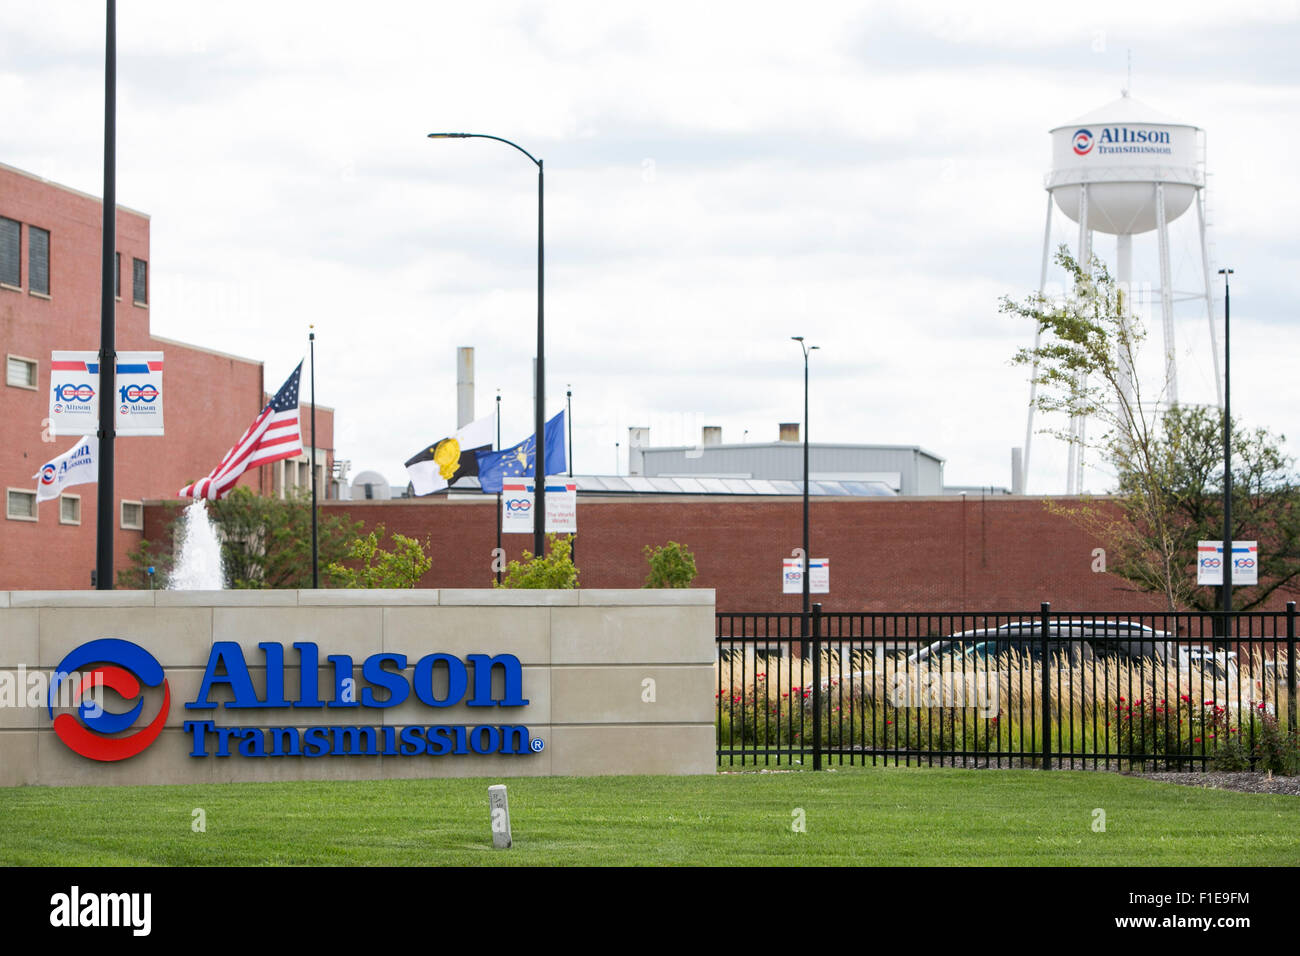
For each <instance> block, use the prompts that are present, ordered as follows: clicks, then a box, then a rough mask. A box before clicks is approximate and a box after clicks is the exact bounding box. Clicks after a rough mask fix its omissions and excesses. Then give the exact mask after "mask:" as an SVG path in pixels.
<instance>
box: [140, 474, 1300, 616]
mask: <svg viewBox="0 0 1300 956" xmlns="http://www.w3.org/2000/svg"><path fill="white" fill-rule="evenodd" d="M1048 500H1049V499H1046V498H1039V497H1019V496H1009V495H996V496H990V497H988V498H983V499H981V498H976V497H974V496H960V495H958V496H952V495H948V496H943V497H936V498H925V497H872V498H818V497H814V498H813V499H812V502H811V512H810V513H811V529H812V542H813V546H812V547H813V557H814V558H822V557H825V558H829V559H830V570H831V574H830V579H831V590H830V593H829V594H827V595H821V596H817V597H816V598H815V600H820V601H821V602H822V604H823V606H824V607H825V608H826V610H828V611H832V610H833V611H900V612H903V611H976V610H985V611H1033V610H1036V609H1037V608H1038V606H1039V604H1040V603H1041V602H1042V601H1050V602H1051V603H1052V607H1053V609H1055V610H1060V611H1107V610H1110V611H1144V610H1149V611H1160V610H1162V609H1163V602H1162V600H1161V599H1160V597H1159V596H1157V595H1152V594H1143V593H1141V592H1139V591H1136V590H1135V589H1134V588H1133V587H1132V585H1130V584H1129V583H1128V582H1126V581H1124V580H1122V579H1120V578H1118V577H1116V576H1114V575H1112V574H1108V573H1105V572H1100V571H1096V570H1094V568H1096V567H1097V566H1098V563H1097V554H1096V553H1095V549H1096V548H1098V547H1100V544H1099V543H1098V542H1097V541H1095V540H1094V539H1093V538H1091V537H1090V536H1089V535H1087V534H1085V533H1084V532H1083V531H1082V530H1080V529H1079V528H1078V527H1077V526H1076V525H1074V524H1073V523H1071V522H1070V520H1069V519H1067V518H1064V517H1061V516H1059V515H1054V514H1053V513H1052V512H1051V511H1050V510H1049V509H1048V507H1047V502H1048ZM495 508H496V498H495V496H488V495H484V496H482V497H478V496H466V497H453V498H446V497H442V496H433V497H429V498H421V499H397V500H391V501H333V502H329V503H328V504H327V505H325V506H324V507H322V514H325V515H328V514H346V515H347V516H348V517H349V518H351V519H354V520H355V519H360V520H362V521H364V523H365V526H366V528H367V529H370V528H373V527H374V526H375V525H378V524H383V525H384V526H385V528H386V530H387V531H388V533H390V534H391V533H393V532H400V533H402V534H405V535H408V536H411V537H414V538H417V539H418V540H419V541H421V542H422V543H423V542H426V541H427V542H428V548H427V551H428V554H429V555H430V557H432V558H433V567H432V568H431V569H430V570H429V572H428V573H427V574H426V575H425V576H424V578H423V579H422V580H421V582H420V585H421V586H422V587H430V588H481V587H490V586H491V584H492V581H493V580H494V574H493V570H492V560H493V553H492V552H493V549H494V548H495V547H496V513H495ZM169 511H170V509H168V508H164V507H157V506H153V505H151V506H150V507H148V508H147V509H146V516H147V517H146V528H147V533H148V537H149V538H150V539H157V538H158V537H160V532H161V530H162V528H163V526H164V524H165V522H166V521H167V519H168V518H169V517H170V515H169ZM802 515H803V510H802V499H801V498H800V497H799V496H784V497H759V496H754V497H744V496H731V495H719V496H702V495H701V496H695V495H680V496H668V495H648V494H647V495H622V496H613V495H610V496H598V495H591V496H587V495H582V496H579V499H578V529H579V533H578V537H577V542H576V549H575V557H576V563H577V565H578V567H579V569H580V577H579V583H580V585H581V586H582V587H591V588H635V587H641V586H642V584H644V583H645V578H646V574H647V570H648V568H647V564H646V558H645V555H644V554H643V552H642V549H643V548H644V547H645V546H646V545H662V544H665V543H666V542H668V541H677V542H680V543H682V544H685V545H687V546H688V547H689V548H690V549H691V551H692V552H693V553H694V555H695V561H696V566H697V568H698V570H699V577H698V578H697V579H696V581H695V584H696V586H697V587H706V588H715V589H716V590H717V606H718V609H719V610H720V611H738V612H739V611H798V610H799V608H800V602H801V598H800V596H799V595H797V594H782V593H781V559H782V558H785V557H788V556H790V553H791V550H792V549H793V548H795V547H797V546H798V545H799V543H800V541H801V539H802V527H803V525H802ZM503 544H504V547H505V550H506V553H507V556H508V557H509V558H517V557H519V555H520V552H521V551H523V550H524V549H529V550H531V549H532V535H530V534H510V535H505V536H504V537H503ZM1288 598H1289V599H1294V598H1295V594H1294V593H1291V594H1289V595H1283V594H1281V593H1278V594H1277V595H1275V600H1274V601H1272V602H1270V605H1269V609H1270V610H1274V609H1282V608H1283V607H1284V606H1285V601H1286V600H1288Z"/></svg>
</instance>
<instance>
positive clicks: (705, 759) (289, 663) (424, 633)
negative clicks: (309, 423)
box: [0, 589, 716, 786]
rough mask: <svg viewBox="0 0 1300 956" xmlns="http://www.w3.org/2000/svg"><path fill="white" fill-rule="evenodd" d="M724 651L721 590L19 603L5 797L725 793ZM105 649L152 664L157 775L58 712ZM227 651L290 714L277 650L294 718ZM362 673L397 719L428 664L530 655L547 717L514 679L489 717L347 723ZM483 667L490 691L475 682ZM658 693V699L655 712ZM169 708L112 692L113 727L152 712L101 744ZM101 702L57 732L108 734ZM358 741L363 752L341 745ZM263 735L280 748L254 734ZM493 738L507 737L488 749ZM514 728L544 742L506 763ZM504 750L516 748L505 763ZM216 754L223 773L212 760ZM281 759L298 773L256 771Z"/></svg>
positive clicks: (45, 597) (408, 710)
mask: <svg viewBox="0 0 1300 956" xmlns="http://www.w3.org/2000/svg"><path fill="white" fill-rule="evenodd" d="M713 634H714V593H713V591H712V590H665V591H655V590H617V591H605V590H588V591H583V590H576V591H501V590H486V589H485V590H443V591H335V590H325V591H210V592H184V591H26V592H23V591H15V592H3V591H0V786H17V785H27V784H37V785H68V786H71V785H88V784H89V785H93V784H188V783H226V782H234V781H258V780H365V779H377V778H407V777H443V776H456V777H466V776H492V777H509V776H543V775H587V774H614V773H619V774H624V773H626V774H636V773H656V774H694V773H712V772H713V771H714V769H715V765H716V763H715V760H716V758H715V732H714V725H713V708H714V699H713V693H714V682H715V677H714V670H713V661H714V640H713ZM103 638H117V639H120V640H125V641H129V642H131V643H133V644H136V645H138V646H139V647H140V648H143V650H144V651H146V652H148V654H149V655H152V657H153V658H154V659H156V660H157V662H158V664H159V665H161V667H162V670H163V673H164V676H165V679H166V688H167V693H168V695H169V699H170V703H169V706H168V713H167V716H166V717H165V719H164V722H163V725H162V729H161V731H160V732H159V733H158V736H157V738H156V739H154V740H153V741H152V743H150V744H149V745H148V746H147V747H146V748H145V749H144V750H143V751H141V752H140V753H138V754H137V755H135V756H132V757H129V758H127V759H123V760H118V761H112V762H105V761H100V760H96V759H90V758H88V757H86V756H82V755H81V753H79V752H77V750H75V749H74V748H73V747H70V746H69V745H68V743H67V742H65V739H64V738H63V736H62V735H61V734H58V733H56V732H55V730H54V728H53V725H52V721H51V717H50V714H49V712H48V711H47V708H46V703H47V700H48V697H47V695H48V688H49V685H50V677H51V674H53V672H54V671H55V669H56V668H57V667H58V666H59V665H60V663H61V662H63V661H64V659H65V658H66V657H67V656H68V654H69V653H70V652H72V651H74V650H75V649H76V648H79V647H81V646H82V645H84V644H86V643H88V642H90V641H94V640H98V639H103ZM222 642H227V646H229V645H238V648H239V650H240V651H241V652H242V654H243V656H244V659H245V660H246V662H247V668H248V674H249V677H250V679H251V683H252V687H253V690H254V692H255V693H256V695H257V698H258V699H259V700H262V701H267V700H274V697H273V696H271V695H270V694H268V687H267V678H268V673H267V671H268V668H267V659H268V658H267V650H266V649H265V648H263V647H259V645H263V644H270V645H278V646H279V647H280V648H282V649H283V653H284V659H283V668H282V671H283V675H282V676H283V695H284V696H283V700H284V701H285V702H286V703H288V704H289V705H290V706H287V707H285V706H277V707H264V706H258V707H253V708H243V709H240V708H231V707H227V706H225V704H226V703H232V702H235V700H236V698H235V697H234V696H233V695H232V688H231V687H229V686H227V685H226V683H225V682H224V681H223V680H222V678H224V677H225V676H226V674H227V671H226V668H225V667H224V666H223V667H215V668H213V669H211V671H209V659H210V657H212V656H213V654H214V646H215V645H218V644H221V643H222ZM295 643H306V644H315V645H316V646H317V648H318V650H319V659H318V662H317V663H318V665H319V666H318V668H317V679H316V686H317V687H318V689H319V690H318V695H317V697H318V699H313V698H312V697H311V696H310V695H307V694H304V693H303V685H302V675H301V672H300V671H301V668H300V666H299V664H300V657H299V652H298V651H296V650H295V649H294V644H295ZM272 652H274V650H273V651H272ZM343 655H346V656H347V657H349V658H351V662H350V665H351V670H350V674H351V676H352V678H353V679H354V680H355V688H356V693H357V695H358V697H359V695H360V694H361V692H362V691H363V690H368V691H369V692H370V701H371V703H372V704H380V705H382V704H383V703H384V702H385V701H387V700H388V699H389V698H388V695H389V692H390V691H389V689H388V688H387V686H386V682H391V681H394V680H399V681H400V680H401V679H404V680H405V682H406V683H407V685H408V687H412V688H413V686H414V685H412V683H411V682H412V681H413V680H414V671H415V665H416V662H417V661H419V660H420V659H422V658H424V657H426V656H428V655H446V656H447V657H449V658H457V659H459V660H462V661H468V660H469V659H470V657H471V656H473V655H489V656H492V657H495V656H497V655H513V656H514V657H515V658H518V661H519V665H520V672H521V674H522V697H523V698H525V699H526V700H527V701H528V703H527V704H526V705H523V706H505V705H504V704H502V703H501V702H502V701H504V700H505V696H504V692H503V690H502V687H503V685H504V683H505V681H506V680H507V676H506V674H505V673H503V670H504V669H503V668H501V667H497V666H494V667H492V668H490V670H491V673H492V694H491V696H490V697H489V699H490V700H491V701H492V704H491V705H489V706H482V705H481V702H480V705H479V706H470V702H471V699H472V696H471V694H470V693H466V695H465V699H464V700H459V699H458V701H449V704H450V705H443V704H442V703H441V701H440V703H439V705H438V706H430V705H428V704H426V703H423V702H422V701H421V700H419V699H417V697H418V696H419V695H418V693H416V692H411V693H409V694H408V695H407V699H406V700H404V701H402V702H401V703H399V704H397V705H396V706H391V707H385V706H339V705H338V704H337V702H335V700H334V696H333V695H334V693H335V687H336V680H339V679H342V674H343V671H341V670H340V671H338V672H336V666H338V667H341V666H343V665H336V664H335V663H334V662H330V661H329V657H330V656H336V657H337V656H343ZM376 655H401V656H403V657H405V659H406V661H405V663H406V667H405V668H404V669H401V670H399V669H398V668H397V666H396V662H395V661H394V660H393V658H391V657H388V658H376V661H375V662H372V664H373V667H374V670H373V671H371V672H370V673H369V674H367V672H366V671H365V667H366V666H368V665H366V663H365V662H366V660H367V658H372V657H375V656H376ZM439 660H440V661H443V662H444V663H445V659H442V658H440V659H439ZM113 663H114V662H113V661H87V662H86V666H85V667H83V668H81V670H80V672H81V674H82V677H83V678H84V677H85V676H86V672H87V671H88V670H89V669H93V668H95V667H98V666H99V665H101V664H110V665H111V664H113ZM380 665H382V667H381V666H380ZM467 666H468V674H469V687H470V688H473V687H474V686H475V681H474V676H473V663H472V662H470V663H469V664H468V665H467ZM271 669H272V672H273V673H274V672H275V671H276V668H274V667H272V668H271ZM380 670H383V671H384V672H385V673H384V675H379V671H380ZM444 671H446V672H447V673H446V674H445V675H444ZM205 673H208V676H209V677H210V678H212V677H214V676H215V678H216V679H215V680H212V681H211V682H212V684H213V687H214V689H213V690H212V691H211V692H210V693H211V697H210V700H211V702H213V703H215V704H217V706H215V707H213V708H209V709H196V708H192V707H187V706H186V704H187V703H194V702H196V701H198V700H199V698H200V696H201V694H200V688H201V686H202V685H203V683H204V677H205ZM431 673H432V674H434V675H437V676H434V677H433V678H432V683H433V684H434V685H438V683H439V680H441V681H442V684H441V689H438V687H437V686H435V688H434V690H432V691H429V692H428V693H426V696H429V694H432V695H433V697H434V698H435V699H437V698H438V695H439V694H444V695H448V694H449V693H450V692H449V691H448V690H447V682H448V681H449V680H450V679H451V678H450V670H449V669H448V668H445V667H444V668H442V669H439V668H438V665H434V670H432V672H431ZM647 678H650V679H652V681H653V684H652V685H650V686H653V687H654V688H655V692H654V693H653V694H646V693H644V687H645V686H647V685H646V683H645V682H646V679H647ZM65 683H66V682H65ZM272 683H273V684H274V677H273V678H272ZM307 686H308V687H310V682H308V685H307ZM163 693H164V692H163V686H162V685H161V684H160V685H158V686H152V687H151V686H144V684H141V685H140V688H139V694H138V695H137V696H133V697H125V696H122V695H119V694H118V693H117V692H116V691H113V690H105V691H103V692H102V697H103V706H104V709H105V711H107V712H108V713H110V714H114V713H126V712H128V711H130V710H131V708H132V707H133V706H134V705H135V703H136V702H137V701H139V702H140V703H141V704H142V706H141V710H140V714H139V716H138V717H137V718H136V721H135V723H134V724H132V725H131V727H130V728H128V729H127V730H122V731H115V732H113V733H110V734H107V735H106V736H102V735H97V734H94V735H92V739H94V740H98V739H114V738H120V737H125V736H128V735H130V734H132V733H136V732H139V731H140V730H141V729H142V728H145V727H146V726H147V725H148V724H150V722H151V721H152V720H153V719H154V718H155V717H157V715H158V714H159V713H160V711H161V709H162V703H163ZM299 697H305V698H306V701H305V705H304V704H303V703H302V702H299ZM84 699H85V698H84V697H81V696H76V697H74V698H72V699H69V698H67V697H66V696H65V697H64V698H63V699H59V698H58V697H56V702H55V703H56V706H55V708H54V717H55V718H58V717H59V716H60V715H61V714H66V715H68V720H66V721H64V722H63V725H64V726H65V727H70V726H72V725H73V724H74V723H75V725H76V726H77V727H79V728H84V729H87V730H91V731H92V732H93V731H94V729H95V728H94V727H93V726H88V725H87V724H86V722H85V721H84V720H82V719H81V718H79V717H78V716H77V709H76V707H75V704H77V703H80V702H81V701H82V700H84ZM223 702H224V703H223ZM60 703H62V704H63V706H59V704H60ZM295 703H296V704H297V705H296V706H295ZM331 704H333V706H331ZM195 721H212V722H213V725H214V727H219V728H221V729H222V730H223V731H224V730H227V729H229V733H223V734H222V735H221V737H222V739H223V740H224V742H225V744H226V749H227V751H228V752H229V756H216V755H214V754H215V752H216V751H217V750H218V749H219V747H218V743H219V741H218V733H217V732H216V731H213V732H204V731H203V730H196V729H195V726H196V725H195V724H194V723H193V722H195ZM186 722H190V727H189V729H187V728H186V726H185V725H186ZM92 724H93V722H92ZM322 727H323V728H325V732H324V734H323V735H319V734H318V737H321V736H332V735H335V734H341V736H338V737H334V738H333V739H335V741H336V746H335V747H334V748H333V752H330V753H328V754H327V755H324V756H318V757H312V756H302V755H293V749H294V747H295V746H301V747H302V748H303V749H304V750H305V748H306V746H307V744H306V741H307V739H308V735H307V733H306V731H307V730H308V729H309V728H318V729H319V728H322ZM342 727H349V728H361V729H362V732H360V733H358V734H356V735H353V734H352V731H336V730H335V728H342ZM410 727H419V728H424V730H422V731H421V734H424V732H425V731H428V733H427V737H426V736H420V735H417V736H419V741H420V742H419V744H418V745H413V744H411V742H410V741H409V740H408V741H407V744H408V746H405V747H403V745H402V743H401V738H400V734H401V730H402V729H403V728H410ZM250 728H260V729H261V732H260V733H256V734H253V733H245V731H248V730H249V729H250ZM271 728H277V729H276V730H275V731H272V730H271ZM386 728H387V729H386ZM435 728H438V729H439V730H437V731H435ZM443 728H450V730H444V729H443ZM457 728H465V730H464V731H460V730H457ZM481 728H492V729H491V730H482V732H481V734H478V733H476V732H477V731H479V730H480V729H481ZM504 728H526V732H525V731H524V730H519V731H518V732H516V733H515V736H514V737H513V738H511V739H513V740H514V741H515V744H514V750H515V751H517V752H510V747H509V746H507V744H506V743H505V741H506V739H507V736H508V735H507V730H506V729H504ZM372 729H373V731H372ZM453 731H454V732H453ZM439 733H442V734H443V738H442V739H444V740H446V741H451V742H453V743H452V745H450V746H444V747H443V748H442V749H447V750H449V751H450V752H448V753H446V754H442V755H434V753H435V746H434V744H433V743H429V745H428V747H427V749H426V748H425V747H424V742H425V740H426V739H430V740H432V739H434V738H437V737H438V735H439ZM368 734H372V736H367V735H368ZM253 738H256V740H254V739H253ZM498 739H499V740H500V741H502V743H501V745H500V747H499V748H498V747H496V746H495V745H494V743H493V742H494V741H495V740H498ZM372 740H373V742H372ZM467 740H468V741H470V743H469V744H468V746H467V744H466V741H467ZM273 741H276V743H275V745H274V747H273ZM339 741H342V743H338V742H339ZM521 741H522V742H524V743H525V744H526V745H527V746H520V745H519V743H520V742H521ZM241 743H243V745H244V748H245V749H246V752H244V753H241ZM196 749H201V750H205V751H206V753H207V755H206V756H192V753H193V752H194V751H195V750H196ZM262 749H267V750H271V749H275V750H281V751H283V752H285V755H269V756H260V755H255V754H256V752H257V751H258V750H262ZM340 750H341V751H342V754H340V753H339V751H340ZM372 750H373V751H375V752H374V753H371V752H370V751H372ZM403 750H405V751H406V752H405V753H403V752H402V751H403ZM476 750H486V751H490V752H486V753H481V752H475V751H476ZM503 751H504V752H503Z"/></svg>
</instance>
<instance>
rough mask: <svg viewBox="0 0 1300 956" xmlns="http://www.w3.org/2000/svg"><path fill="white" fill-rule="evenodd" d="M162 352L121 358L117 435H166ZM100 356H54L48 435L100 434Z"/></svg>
mask: <svg viewBox="0 0 1300 956" xmlns="http://www.w3.org/2000/svg"><path fill="white" fill-rule="evenodd" d="M162 371H163V353H162V352H118V353H117V373H116V375H115V378H114V381H115V388H114V394H113V395H112V396H110V401H112V402H113V403H114V404H115V405H116V406H117V412H116V414H115V415H114V425H113V428H114V430H115V432H116V434H117V435H118V436H119V437H121V436H128V435H161V434H162V433H163V394H162ZM98 393H99V353H98V352H51V353H50V431H51V433H52V434H54V435H96V434H98V433H99V394H98Z"/></svg>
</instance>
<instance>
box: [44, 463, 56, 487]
mask: <svg viewBox="0 0 1300 956" xmlns="http://www.w3.org/2000/svg"><path fill="white" fill-rule="evenodd" d="M58 473H59V470H58V469H57V468H55V467H54V466H53V465H42V466H41V484H43V485H52V484H54V478H55V476H56V475H58Z"/></svg>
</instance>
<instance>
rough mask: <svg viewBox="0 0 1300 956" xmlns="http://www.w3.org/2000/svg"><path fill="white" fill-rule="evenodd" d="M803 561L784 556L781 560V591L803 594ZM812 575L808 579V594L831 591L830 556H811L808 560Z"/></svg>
mask: <svg viewBox="0 0 1300 956" xmlns="http://www.w3.org/2000/svg"><path fill="white" fill-rule="evenodd" d="M802 563H803V562H802V561H801V560H800V559H799V558H785V559H783V560H782V562H781V593H782V594H803V568H802V567H800V565H801V564H802ZM809 565H810V567H811V572H812V576H811V577H810V578H809V579H808V593H809V594H830V593H831V561H830V558H813V559H812V561H810V562H809Z"/></svg>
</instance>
